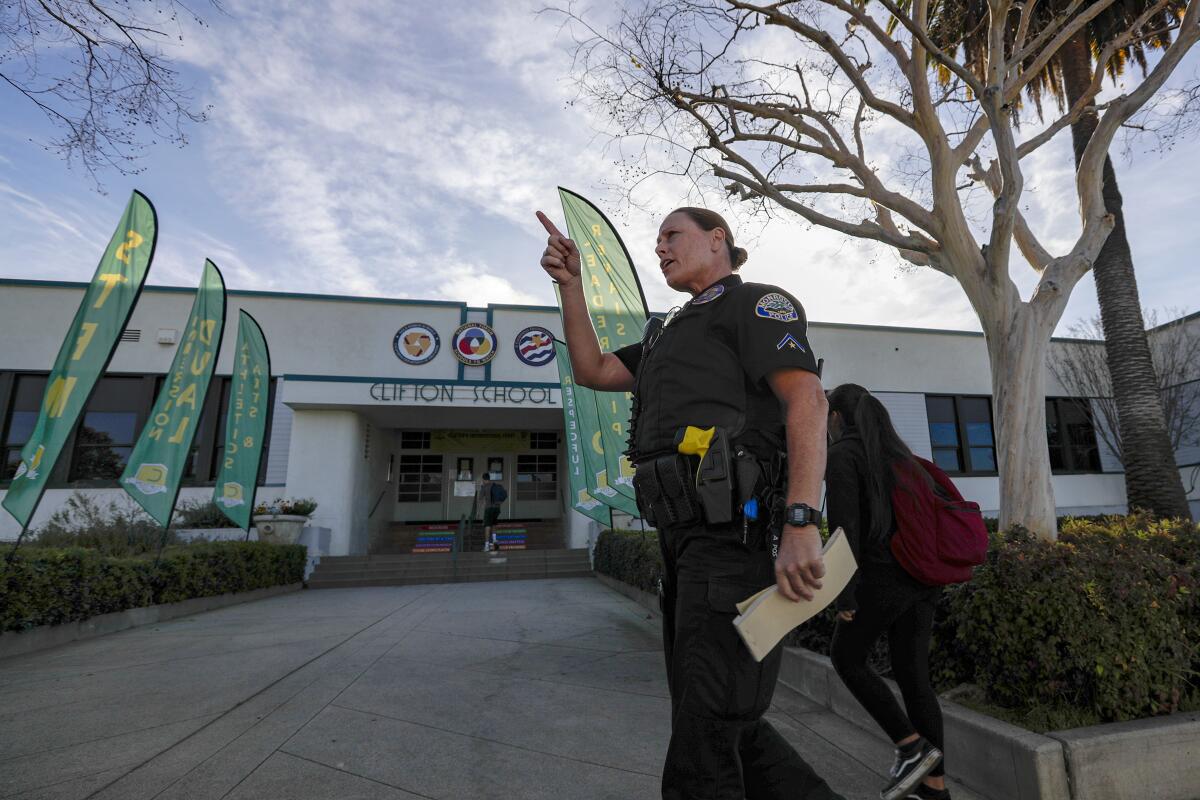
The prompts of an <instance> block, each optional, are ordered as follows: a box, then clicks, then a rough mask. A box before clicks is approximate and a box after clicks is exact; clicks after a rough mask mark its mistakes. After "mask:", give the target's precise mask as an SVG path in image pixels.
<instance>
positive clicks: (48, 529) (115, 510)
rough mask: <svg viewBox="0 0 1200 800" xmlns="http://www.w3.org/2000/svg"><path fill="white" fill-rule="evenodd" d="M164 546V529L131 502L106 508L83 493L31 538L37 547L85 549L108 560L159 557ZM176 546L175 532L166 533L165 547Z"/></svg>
mask: <svg viewBox="0 0 1200 800" xmlns="http://www.w3.org/2000/svg"><path fill="white" fill-rule="evenodd" d="M163 542H164V532H163V529H162V527H161V526H160V525H159V524H158V523H157V522H155V521H154V520H153V519H152V518H151V517H150V515H149V514H147V513H146V512H145V511H143V510H142V507H141V506H139V505H138V504H137V503H135V502H134V501H133V499H132V498H130V497H127V496H125V495H121V498H120V500H116V499H114V500H110V501H109V502H108V504H107V505H105V504H102V503H101V502H100V501H99V500H97V499H96V498H95V497H93V496H92V495H88V494H84V493H83V492H74V493H73V494H72V495H71V496H70V497H68V498H67V500H66V502H65V503H63V505H62V507H61V508H59V509H58V510H57V511H55V512H54V513H53V514H51V515H50V519H48V520H47V521H46V524H45V525H42V526H41V527H40V528H37V529H35V530H34V531H32V532H31V536H30V543H31V544H33V545H35V546H37V547H60V548H72V547H82V548H86V549H89V550H96V551H98V552H99V553H101V554H102V555H107V556H135V555H140V554H143V553H157V552H158V549H159V548H160V547H161V546H162V544H163ZM176 542H177V538H176V536H175V533H174V531H167V532H166V534H165V543H166V544H174V543H176Z"/></svg>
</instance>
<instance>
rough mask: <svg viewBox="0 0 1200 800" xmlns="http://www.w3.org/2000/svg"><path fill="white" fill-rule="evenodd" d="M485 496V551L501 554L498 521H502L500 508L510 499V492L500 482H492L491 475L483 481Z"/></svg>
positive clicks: (482, 493) (481, 491)
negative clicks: (497, 539)
mask: <svg viewBox="0 0 1200 800" xmlns="http://www.w3.org/2000/svg"><path fill="white" fill-rule="evenodd" d="M480 494H481V495H482V496H483V550H484V552H487V551H488V550H491V551H492V552H494V553H495V552H499V550H500V544H499V542H497V541H496V532H495V526H496V520H498V519H500V506H501V505H503V504H504V501H505V500H507V499H508V492H507V491H506V490H505V489H504V487H503V486H501V485H500V484H499V482H497V481H495V480H492V475H491V473H488V475H487V476H486V477H485V478H484V480H483V486H482V488H481V489H480Z"/></svg>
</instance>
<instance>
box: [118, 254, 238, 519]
mask: <svg viewBox="0 0 1200 800" xmlns="http://www.w3.org/2000/svg"><path fill="white" fill-rule="evenodd" d="M224 331H225V281H224V280H223V279H222V278H221V271H220V270H219V269H217V265H216V264H214V263H212V262H211V261H205V262H204V274H203V276H201V278H200V288H199V289H198V290H197V291H196V300H195V302H193V303H192V313H191V316H189V317H188V321H187V327H186V328H184V332H183V340H182V341H181V342H180V344H179V349H178V350H176V351H175V360H174V361H173V362H172V363H171V371H170V372H169V373H167V379H166V382H165V383H163V386H162V389H161V390H159V393H158V399H157V400H155V402H154V408H153V409H152V410H151V412H150V421H149V422H148V423H147V424H146V427H145V428H144V429H142V435H141V436H140V437H139V438H138V441H137V445H136V446H135V447H134V448H133V454H132V455H130V456H129V463H127V464H126V465H125V472H124V473H123V474H122V475H121V486H122V487H124V489H125V491H126V492H128V493H129V495H130V496H131V497H132V498H133V499H134V500H136V501H137V502H138V504H139V505H140V506H141V507H142V508H144V509H146V511H147V513H149V514H150V516H152V517H154V519H155V521H157V522H158V524H159V525H162V526H163V527H166V526H167V524H168V523H169V522H170V521H171V511H172V510H174V508H175V500H176V498H177V497H178V495H179V482H180V480H182V479H183V473H184V471H185V470H186V469H187V463H188V456H189V454H190V453H191V449H192V439H193V437H194V436H195V435H196V428H198V427H199V423H200V412H201V411H202V410H203V408H204V398H205V397H207V396H208V386H209V383H210V382H211V381H212V374H213V370H214V369H215V368H216V366H217V355H218V353H220V351H221V336H222V334H223V333H224Z"/></svg>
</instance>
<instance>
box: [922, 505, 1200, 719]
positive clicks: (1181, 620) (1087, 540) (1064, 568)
mask: <svg viewBox="0 0 1200 800" xmlns="http://www.w3.org/2000/svg"><path fill="white" fill-rule="evenodd" d="M1196 537H1197V532H1196V528H1195V526H1194V525H1191V524H1190V523H1188V524H1186V525H1185V524H1183V523H1179V522H1161V523H1149V522H1148V521H1147V520H1144V519H1140V518H1133V519H1129V520H1109V521H1106V522H1096V521H1087V520H1078V521H1071V522H1068V523H1066V524H1065V525H1064V530H1063V532H1062V535H1061V537H1060V538H1059V540H1058V541H1057V542H1043V541H1038V540H1037V539H1035V538H1034V537H1032V536H1030V535H1029V534H1027V533H1025V532H1023V531H1020V530H1017V531H1012V532H1009V533H1008V534H1005V535H1003V536H1001V537H998V538H997V540H996V542H995V544H994V546H993V548H992V550H991V552H990V553H989V555H988V561H987V563H986V564H985V565H984V566H982V567H980V568H979V569H978V570H977V571H976V574H975V578H974V580H973V581H972V582H971V583H969V584H965V585H962V586H958V587H954V588H953V589H951V590H949V591H948V592H946V598H945V603H946V609H947V612H948V613H947V615H946V618H945V620H944V621H943V625H942V626H941V628H940V630H939V635H938V648H937V649H938V650H939V651H941V652H939V657H940V659H941V664H940V673H941V674H942V676H943V677H946V678H952V679H953V678H958V679H966V680H968V681H969V682H972V683H975V684H977V685H979V686H980V687H981V688H982V690H983V692H984V694H985V697H986V699H987V700H988V701H989V702H993V703H996V704H997V705H1000V706H1003V707H1007V708H1018V709H1019V708H1033V707H1037V706H1045V705H1047V704H1049V705H1053V704H1067V705H1069V706H1072V707H1074V708H1078V709H1085V710H1089V711H1091V712H1093V713H1094V714H1095V715H1096V716H1097V718H1098V719H1100V720H1101V721H1105V722H1108V721H1118V720H1127V719H1135V718H1138V717H1144V716H1153V715H1157V714H1166V713H1170V712H1172V711H1175V710H1177V709H1178V708H1179V706H1180V704H1181V702H1182V701H1184V700H1185V699H1187V698H1190V697H1192V696H1194V695H1195V693H1196V691H1197V687H1196V683H1195V675H1196V668H1197V666H1200V665H1198V664H1197V651H1198V649H1200V630H1198V629H1200V619H1198V618H1197V615H1196V601H1195V592H1196V582H1197V575H1198V570H1197V567H1196V565H1195V562H1194V559H1195V553H1196V552H1197V550H1196V549H1195V547H1196V545H1195V542H1196ZM1189 551H1190V553H1191V556H1190V557H1188V556H1187V553H1188V552H1189Z"/></svg>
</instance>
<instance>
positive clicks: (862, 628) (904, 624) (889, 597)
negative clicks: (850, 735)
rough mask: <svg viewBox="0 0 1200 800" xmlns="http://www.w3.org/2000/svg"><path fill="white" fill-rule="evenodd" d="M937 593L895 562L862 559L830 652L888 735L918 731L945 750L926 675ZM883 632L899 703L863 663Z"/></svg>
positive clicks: (898, 738)
mask: <svg viewBox="0 0 1200 800" xmlns="http://www.w3.org/2000/svg"><path fill="white" fill-rule="evenodd" d="M941 593H942V590H941V588H940V587H937V586H925V585H923V584H921V583H918V582H917V581H916V580H915V579H914V578H913V577H912V576H911V575H909V574H908V573H907V572H905V571H904V568H903V567H901V566H900V565H899V564H867V565H866V566H864V567H863V569H862V572H861V574H860V576H859V579H858V589H857V591H856V592H855V598H856V599H857V601H858V610H857V611H855V612H854V621H853V622H842V621H840V620H839V621H838V624H837V627H836V628H835V629H834V633H833V644H832V646H831V647H830V656H831V658H832V660H833V668H834V669H835V670H837V674H838V676H839V677H840V678H841V679H842V682H843V683H844V684H846V688H847V689H849V690H850V693H851V694H853V695H854V697H855V699H857V700H858V702H859V703H861V704H862V707H863V708H865V709H866V710H867V713H869V714H870V715H871V716H872V717H873V718H874V719H875V721H876V722H877V723H879V727H881V728H883V731H884V733H886V734H887V736H888V738H889V739H891V740H892V741H893V742H899V741H901V740H902V739H906V738H908V737H909V736H911V735H912V734H914V733H919V734H921V735H922V736H924V737H925V738H926V739H928V740H929V741H931V742H933V744H934V745H935V746H936V747H937V748H938V749H939V750H941V751H942V752H943V753H944V752H945V751H946V747H945V740H944V738H943V729H942V707H941V705H940V704H939V703H938V698H937V692H936V691H935V690H934V688H933V681H932V680H931V679H930V677H929V642H930V639H931V638H932V637H933V615H934V612H935V611H936V610H937V604H938V598H939V596H940V595H941ZM885 635H886V636H887V637H888V651H889V653H890V655H891V659H892V674H893V675H894V676H895V678H896V683H897V684H899V686H900V695H901V696H902V697H903V698H904V708H903V709H902V708H900V704H899V703H897V702H896V697H895V695H893V694H892V691H891V689H889V688H888V686H887V684H886V683H884V682H883V678H881V677H879V675H878V673H876V672H875V670H873V669H871V667H870V665H869V664H868V663H867V660H868V658H869V657H870V654H871V651H872V650H874V649H875V643H876V642H878V641H879V639H880V638H881V637H883V636H885ZM906 711H907V713H905V712H906ZM945 771H946V768H945V763H944V762H943V763H942V764H939V765H938V766H937V767H935V768H934V770H933V772H931V773H930V774H931V775H933V776H934V777H937V776H940V775H944V774H945Z"/></svg>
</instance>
